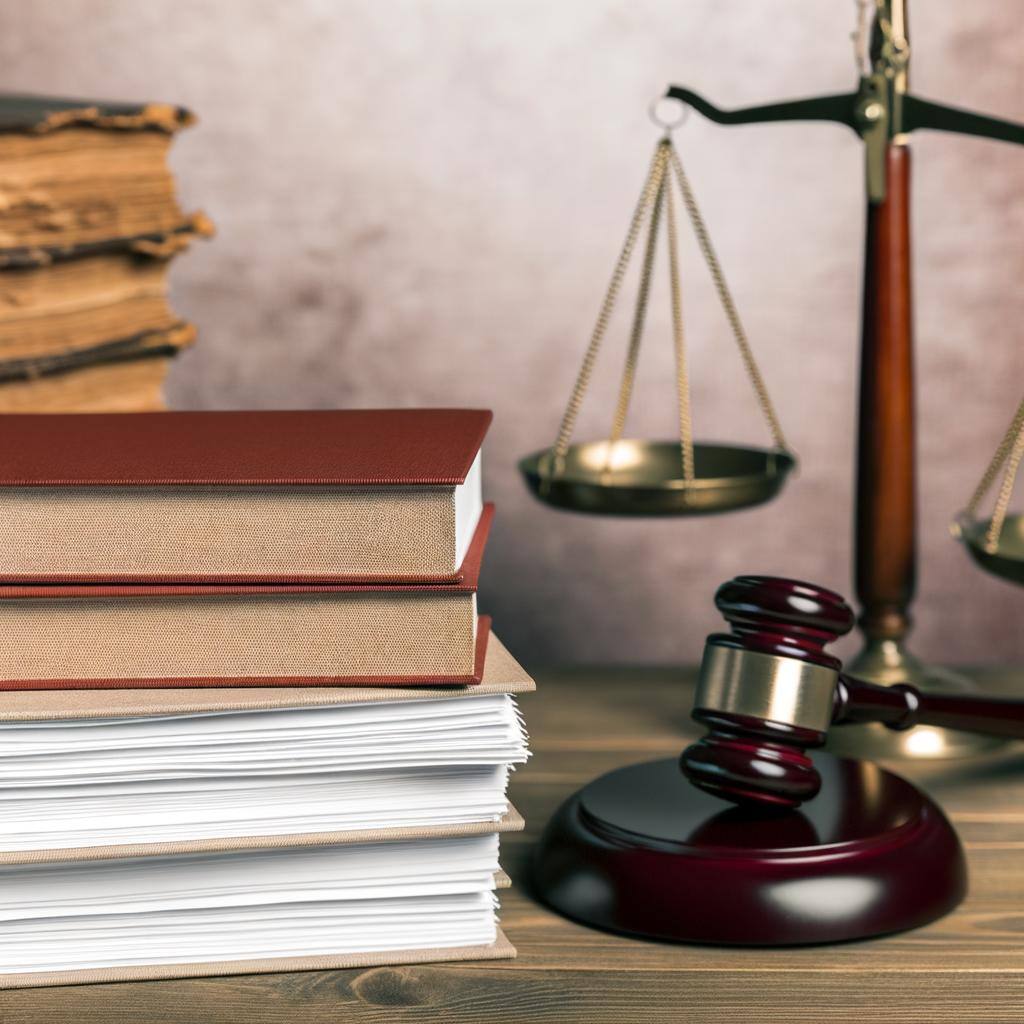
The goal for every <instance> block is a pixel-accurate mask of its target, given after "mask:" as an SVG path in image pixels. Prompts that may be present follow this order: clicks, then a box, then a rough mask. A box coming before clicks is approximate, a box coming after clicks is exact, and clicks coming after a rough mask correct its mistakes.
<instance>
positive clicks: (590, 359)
mask: <svg viewBox="0 0 1024 1024" xmlns="http://www.w3.org/2000/svg"><path fill="white" fill-rule="evenodd" d="M663 159H664V157H663V150H662V147H661V145H660V144H659V145H658V147H657V148H656V149H655V151H654V156H653V157H652V158H651V166H650V169H649V171H648V174H647V180H646V182H645V183H644V187H643V190H642V191H641V193H640V198H639V200H638V201H637V205H636V208H635V210H634V211H633V218H632V220H631V221H630V224H629V230H628V232H627V233H626V241H625V243H624V244H623V246H622V251H621V253H619V259H618V262H617V263H616V264H615V270H614V271H613V273H612V279H611V282H610V283H609V285H608V291H607V292H606V293H605V297H604V302H603V303H602V304H601V311H600V313H599V314H598V317H597V323H596V324H595V325H594V331H593V333H592V334H591V336H590V344H589V345H588V346H587V351H586V354H585V355H584V357H583V363H582V365H581V366H580V370H579V374H578V375H577V377H576V383H575V385H574V387H573V390H572V394H571V395H570V396H569V403H568V405H567V406H566V408H565V413H564V414H563V416H562V422H561V425H560V426H559V429H558V438H557V440H556V441H555V446H554V452H553V454H554V463H555V472H556V473H561V472H562V470H563V469H564V466H565V455H566V452H567V451H568V450H569V441H570V440H571V438H572V433H573V430H574V429H575V426H576V419H577V417H578V416H579V412H580V406H581V405H582V403H583V396H584V395H585V394H586V391H587V387H588V385H589V384H590V378H591V376H592V375H593V372H594V364H595V362H596V361H597V355H598V352H599V351H600V348H601V342H602V341H603V340H604V336H605V333H606V331H607V330H608V321H609V319H610V318H611V314H612V310H613V309H614V307H615V301H616V299H617V298H618V295H619V291H620V290H621V288H622V280H623V278H624V277H625V274H626V269H627V268H628V266H629V261H630V257H631V256H632V255H633V249H634V248H635V246H636V240H637V237H638V236H639V234H640V228H641V227H642V226H643V221H644V216H645V214H646V213H647V210H648V209H649V208H650V206H651V204H652V203H653V202H654V197H655V195H656V194H657V190H658V168H659V167H660V166H661V163H662V161H663Z"/></svg>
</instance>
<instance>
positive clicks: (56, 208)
mask: <svg viewBox="0 0 1024 1024" xmlns="http://www.w3.org/2000/svg"><path fill="white" fill-rule="evenodd" d="M191 120H192V117H191V115H190V114H189V113H188V112H187V111H185V110H183V109H181V108H176V107H170V106H165V105H155V104H154V105H148V106H135V105H130V104H110V103H94V102H92V101H85V100H69V99H61V98H54V97H38V96H25V95H2V96H0V262H8V263H10V262H14V263H17V262H19V261H39V260H41V259H60V258H65V257H67V256H69V255H75V254H76V252H77V251H79V250H83V248H85V249H86V251H88V250H87V247H91V246H101V247H109V246H111V244H112V243H114V242H117V243H119V244H123V245H130V244H132V243H133V242H135V241H139V240H146V239H149V240H153V239H158V238H160V237H167V236H168V235H170V234H173V233H174V232H175V231H178V230H180V229H181V227H182V225H183V224H184V223H185V222H186V217H185V215H184V213H183V212H182V210H181V208H180V207H179V206H178V203H177V200H176V198H175V194H174V180H173V176H172V174H171V172H170V169H169V167H168V165H167V153H168V149H169V147H170V144H171V140H172V138H173V135H174V133H175V132H177V131H178V129H179V128H181V127H183V126H185V125H186V124H189V123H190V122H191ZM3 254H7V258H6V259H3Z"/></svg>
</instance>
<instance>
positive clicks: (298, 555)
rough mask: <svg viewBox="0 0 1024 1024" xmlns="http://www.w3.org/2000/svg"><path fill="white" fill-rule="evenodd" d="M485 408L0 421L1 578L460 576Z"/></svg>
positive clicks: (354, 579)
mask: <svg viewBox="0 0 1024 1024" xmlns="http://www.w3.org/2000/svg"><path fill="white" fill-rule="evenodd" d="M490 422H491V414H490V412H487V411H483V410H473V409H359V410H310V411H268V412H173V413H141V414H136V415H131V416H126V415H92V416H83V415H73V414H68V415H7V416H0V581H2V582H6V583H181V584H188V583H220V584H232V583H246V582H259V583H261V584H262V583H269V582H275V583H282V584H288V583H322V584H329V583H358V582H378V583H386V582H391V583H395V582H402V583H404V582H410V583H412V582H422V583H427V582H432V583H448V584H453V583H458V582H460V581H462V580H463V579H464V575H463V573H464V566H466V565H467V564H469V549H470V547H471V544H472V541H473V537H474V535H475V534H476V533H477V530H478V526H479V523H480V519H481V515H482V511H483V501H482V497H481V487H480V446H481V443H482V442H483V438H484V435H485V434H486V432H487V428H488V426H489V425H490Z"/></svg>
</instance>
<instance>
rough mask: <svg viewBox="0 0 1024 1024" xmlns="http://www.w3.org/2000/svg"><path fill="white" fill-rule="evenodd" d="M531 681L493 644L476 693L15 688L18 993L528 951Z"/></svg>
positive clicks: (12, 901) (13, 978)
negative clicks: (518, 795)
mask: <svg viewBox="0 0 1024 1024" xmlns="http://www.w3.org/2000/svg"><path fill="white" fill-rule="evenodd" d="M532 689H533V681H532V680H531V679H530V677H529V676H528V675H527V674H526V672H525V671H524V670H523V668H522V666H520V665H519V664H518V662H516V661H515V659H514V658H512V656H511V655H510V654H509V653H508V651H507V650H506V649H505V648H504V647H503V646H502V644H501V642H500V641H499V640H497V638H494V639H493V640H492V642H491V644H490V645H489V648H488V655H487V660H486V665H485V669H484V673H483V679H482V681H481V683H480V686H479V688H477V689H474V690H473V691H467V690H465V689H456V688H448V689H445V690H442V691H425V690H423V689H409V688H407V689H395V690H379V689H378V690H374V689H345V688H328V687H322V688H317V689H310V688H298V689H269V690H268V689H252V690H237V689H195V690H141V691H119V692H117V693H113V692H110V691H97V690H92V691H65V692H62V693H55V692H38V691H37V692H26V693H12V694H8V695H6V696H5V700H4V701H3V702H2V703H0V809H2V813H0V899H2V901H3V903H2V907H0V918H2V919H3V928H2V929H0V931H2V932H3V934H2V936H0V988H3V987H18V986H38V985H57V984H74V983H80V982H92V981H115V980H131V979H145V978H158V977H189V976H198V975H203V974H226V973H234V972H237V973H252V972H258V971H274V970H309V969H316V968H324V967H346V966H368V965H372V964H385V963H408V962H423V961H431V960H445V959H467V958H474V959H475V958H494V957H502V956H512V955H514V952H515V951H514V949H513V948H512V947H511V946H510V945H509V943H508V942H507V940H505V938H504V936H502V934H501V932H500V929H498V928H497V925H496V923H495V909H496V902H495V899H494V890H495V889H496V888H501V887H503V886H505V885H506V884H507V882H508V879H507V876H505V875H504V873H503V872H502V871H501V870H500V868H499V866H498V836H499V834H500V833H504V832H508V831H514V830H518V829H521V828H522V825H523V822H522V818H520V817H519V815H518V814H517V813H516V812H515V810H514V808H512V807H511V805H510V804H509V803H508V799H507V796H506V793H505V784H506V781H507V775H508V771H509V770H510V769H511V768H513V767H514V766H515V765H517V764H520V763H522V762H523V761H524V760H525V759H526V757H527V746H526V736H525V733H524V731H523V727H522V724H521V722H520V720H519V715H518V712H517V710H516V707H515V704H514V697H513V695H514V694H516V693H522V692H527V691H529V690H532Z"/></svg>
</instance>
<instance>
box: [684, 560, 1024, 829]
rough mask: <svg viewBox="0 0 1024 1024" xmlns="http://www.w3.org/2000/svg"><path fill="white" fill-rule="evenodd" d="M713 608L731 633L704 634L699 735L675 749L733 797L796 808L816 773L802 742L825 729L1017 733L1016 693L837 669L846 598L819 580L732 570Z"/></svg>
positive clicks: (708, 783) (693, 774)
mask: <svg viewBox="0 0 1024 1024" xmlns="http://www.w3.org/2000/svg"><path fill="white" fill-rule="evenodd" d="M715 605H716V607H717V608H718V610H719V611H720V612H721V613H722V615H723V616H724V617H725V619H726V620H727V621H728V623H729V625H730V627H731V630H732V631H731V632H730V633H713V634H711V635H710V636H709V637H708V638H707V641H706V643H705V647H704V659H703V662H702V664H701V670H700V681H699V683H698V686H697V693H696V697H695V699H694V709H693V718H694V719H695V720H696V721H697V722H700V723H701V724H702V725H706V726H708V728H709V730H710V731H709V732H708V734H707V735H706V736H705V737H703V738H702V739H700V740H698V742H696V743H694V744H693V745H692V746H690V747H688V748H687V749H686V750H684V751H683V753H682V755H681V757H680V768H681V769H682V771H683V774H684V775H686V777H687V778H688V779H689V780H690V781H691V782H692V783H693V784H694V785H696V786H698V787H700V788H701V789H703V790H705V791H706V792H708V793H712V794H714V795H715V796H719V797H721V798H723V799H725V800H730V801H732V802H733V803H737V804H743V805H754V806H760V807H773V808H779V809H785V808H793V807H798V806H799V805H800V804H801V803H803V802H804V801H806V800H810V799H811V798H812V797H814V796H815V795H816V794H817V793H818V790H819V789H820V787H821V778H820V776H819V775H818V772H817V769H816V768H815V767H814V762H813V761H812V760H811V758H810V757H809V756H808V754H807V751H808V750H810V749H812V748H814V747H819V746H821V745H822V744H823V743H824V742H825V739H826V736H827V732H828V729H829V726H832V725H842V724H846V723H857V722H881V723H883V724H884V725H886V726H888V727H889V728H890V729H910V728H912V727H913V726H915V725H935V726H943V727H947V728H952V729H960V730H965V731H969V732H979V733H987V734H989V735H993V736H1007V737H1013V738H1017V739H1024V701H1017V700H997V699H994V698H984V697H973V696H960V695H940V694H932V693H928V694H925V693H921V692H920V691H919V690H918V689H916V688H915V687H913V686H910V685H906V684H896V685H894V686H876V685H875V684H873V683H868V682H864V681H863V680H860V679H855V678H853V677H851V676H847V675H844V674H843V672H842V671H841V670H842V663H841V662H840V661H839V659H838V658H836V657H834V656H833V655H831V654H829V653H827V652H826V651H825V645H826V644H828V643H831V642H832V641H833V640H835V639H837V638H838V637H840V636H843V635H844V634H846V633H848V632H849V631H850V629H851V628H852V627H853V624H854V614H853V610H852V609H851V608H850V606H849V605H848V604H847V603H846V602H845V601H844V600H843V599H842V598H841V597H840V596H839V595H838V594H835V593H833V592H832V591H830V590H826V589H824V588H823V587H818V586H814V585H813V584H810V583H801V582H799V581H797V580H788V579H782V578H779V577H773V576H737V577H736V578H735V579H733V580H730V581H729V582H728V583H724V584H723V585H722V586H721V587H719V589H718V592H717V593H716V595H715Z"/></svg>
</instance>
